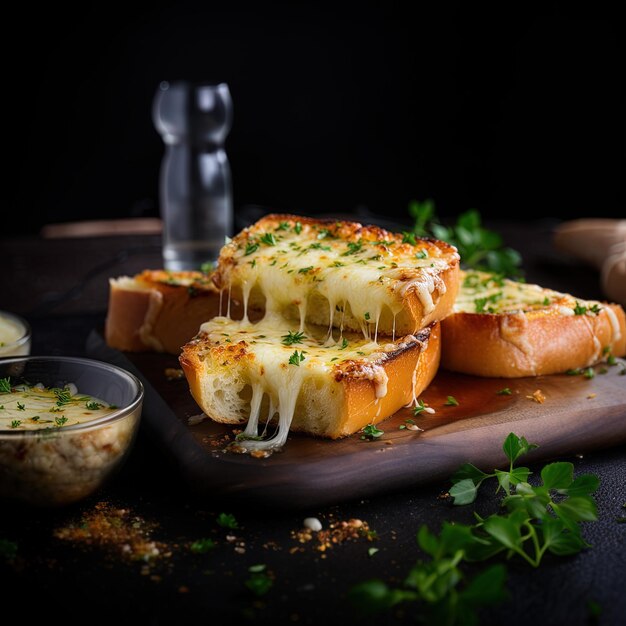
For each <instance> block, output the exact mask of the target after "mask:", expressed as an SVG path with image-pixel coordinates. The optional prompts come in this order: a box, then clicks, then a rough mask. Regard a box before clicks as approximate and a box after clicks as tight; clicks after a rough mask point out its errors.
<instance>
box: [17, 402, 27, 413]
mask: <svg viewBox="0 0 626 626" xmlns="http://www.w3.org/2000/svg"><path fill="white" fill-rule="evenodd" d="M17 410H18V411H25V410H26V405H25V404H22V403H21V402H18V403H17Z"/></svg>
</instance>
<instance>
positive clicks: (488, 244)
mask: <svg viewBox="0 0 626 626" xmlns="http://www.w3.org/2000/svg"><path fill="white" fill-rule="evenodd" d="M409 214H410V215H411V217H413V219H414V225H413V232H414V233H415V234H416V235H419V236H421V237H423V236H433V237H436V238H437V239H441V240H443V241H447V242H448V243H450V244H452V245H454V246H456V248H457V249H458V251H459V254H460V256H461V264H462V265H463V267H464V268H466V269H467V268H471V269H477V270H483V271H492V272H495V273H497V274H502V275H503V276H508V277H512V278H519V277H521V274H522V272H521V269H520V265H521V256H520V254H519V252H517V251H516V250H513V249H512V248H508V247H505V246H504V245H503V241H502V237H500V235H498V233H496V232H494V231H491V230H489V229H487V228H485V227H484V226H482V223H481V218H480V214H479V212H478V211H477V210H475V209H470V210H469V211H466V212H465V213H462V214H461V215H459V217H458V218H457V221H456V223H455V224H454V225H451V226H444V225H442V224H440V223H438V220H437V217H436V215H435V207H434V203H433V201H432V200H426V201H425V202H423V203H420V202H415V201H413V202H411V203H410V204H409Z"/></svg>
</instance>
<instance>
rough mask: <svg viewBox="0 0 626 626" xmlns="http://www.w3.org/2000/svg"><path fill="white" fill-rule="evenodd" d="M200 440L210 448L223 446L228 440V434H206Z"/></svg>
mask: <svg viewBox="0 0 626 626" xmlns="http://www.w3.org/2000/svg"><path fill="white" fill-rule="evenodd" d="M201 441H202V443H203V444H204V445H209V446H211V447H212V448H223V447H224V446H225V445H226V444H227V443H228V442H229V441H230V435H207V436H206V437H202V439H201Z"/></svg>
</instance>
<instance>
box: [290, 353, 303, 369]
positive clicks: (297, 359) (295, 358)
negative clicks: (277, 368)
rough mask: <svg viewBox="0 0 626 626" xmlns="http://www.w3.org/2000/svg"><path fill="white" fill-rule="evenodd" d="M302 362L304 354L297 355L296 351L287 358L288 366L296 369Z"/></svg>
mask: <svg viewBox="0 0 626 626" xmlns="http://www.w3.org/2000/svg"><path fill="white" fill-rule="evenodd" d="M302 361H304V352H300V353H298V351H297V350H296V351H295V352H294V353H293V354H292V355H291V356H290V357H289V365H297V366H298V367H300V363H301V362H302Z"/></svg>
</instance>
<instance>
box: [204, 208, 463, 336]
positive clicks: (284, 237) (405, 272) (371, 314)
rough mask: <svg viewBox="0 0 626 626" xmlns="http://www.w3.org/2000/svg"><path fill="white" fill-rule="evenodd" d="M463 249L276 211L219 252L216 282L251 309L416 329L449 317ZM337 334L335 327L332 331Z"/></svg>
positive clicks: (362, 327)
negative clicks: (334, 330) (278, 213)
mask: <svg viewBox="0 0 626 626" xmlns="http://www.w3.org/2000/svg"><path fill="white" fill-rule="evenodd" d="M458 272H459V255H458V253H457V251H456V248H454V247H453V246H451V245H449V244H447V243H444V242H442V241H437V240H434V239H420V238H416V237H415V236H414V235H412V234H405V235H399V234H394V233H390V232H388V231H386V230H383V229H381V228H377V227H375V226H368V227H365V226H362V225H361V224H358V223H355V222H342V221H334V220H314V219H309V218H300V217H296V216H292V215H270V216H267V217H265V218H263V219H261V220H259V221H258V222H257V223H256V224H254V225H253V226H251V227H249V228H247V229H245V230H244V231H242V232H241V233H240V234H239V235H237V236H236V237H235V238H234V239H233V240H232V241H231V242H229V243H228V244H226V245H225V246H224V247H223V248H222V251H221V253H220V257H219V259H218V267H217V270H216V272H215V274H214V277H213V280H214V282H215V284H216V285H217V287H218V288H219V289H221V290H223V291H225V292H227V293H228V294H229V295H230V296H232V297H233V298H235V299H236V300H240V301H241V302H242V303H243V309H244V314H243V315H244V319H247V317H248V311H249V310H250V309H253V310H262V311H265V313H266V315H269V316H270V317H275V316H279V317H281V318H287V319H292V320H296V321H297V322H298V323H299V328H300V330H302V329H304V326H305V324H317V325H320V326H327V327H328V328H329V329H330V328H333V327H335V328H340V329H348V330H353V331H356V332H361V333H362V334H363V336H364V337H365V338H367V339H369V338H371V337H374V338H375V337H376V336H377V335H378V334H379V333H380V334H384V335H389V336H392V338H393V337H395V334H396V333H397V334H398V335H399V336H403V335H407V334H411V333H414V332H417V331H419V330H420V329H421V328H424V327H425V326H428V325H429V324H430V323H431V322H433V321H437V320H439V319H442V318H443V317H445V316H446V315H447V314H448V313H449V312H450V310H451V308H452V305H453V302H454V299H455V297H456V293H457V290H458ZM329 335H330V330H329Z"/></svg>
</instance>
